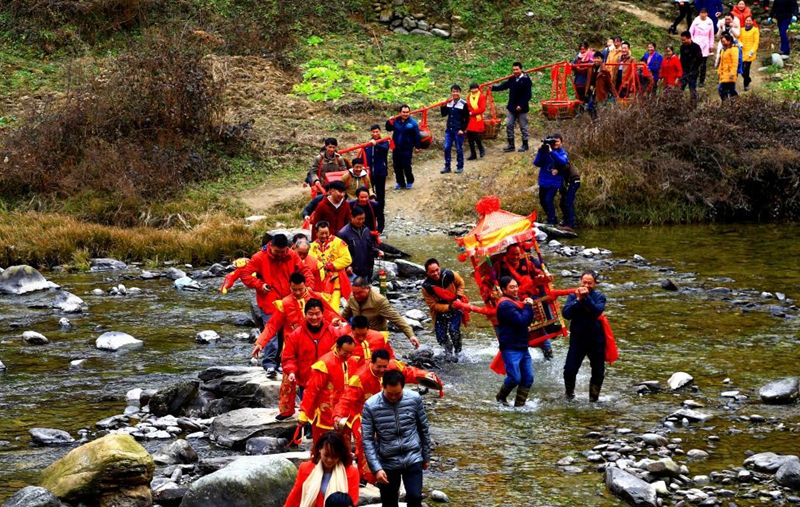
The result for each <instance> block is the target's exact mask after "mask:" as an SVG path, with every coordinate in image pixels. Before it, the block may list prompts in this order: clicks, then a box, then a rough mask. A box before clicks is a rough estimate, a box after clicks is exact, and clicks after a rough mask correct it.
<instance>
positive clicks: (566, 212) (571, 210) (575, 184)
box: [558, 180, 581, 227]
mask: <svg viewBox="0 0 800 507" xmlns="http://www.w3.org/2000/svg"><path fill="white" fill-rule="evenodd" d="M579 188H581V180H575V181H567V180H564V183H562V184H561V188H560V189H559V190H558V191H559V192H560V193H561V202H560V203H559V204H560V206H561V215H562V216H563V218H564V225H566V226H567V227H575V194H577V193H578V189H579Z"/></svg>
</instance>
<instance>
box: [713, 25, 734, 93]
mask: <svg viewBox="0 0 800 507" xmlns="http://www.w3.org/2000/svg"><path fill="white" fill-rule="evenodd" d="M721 42H722V55H721V56H720V59H719V68H718V69H717V74H718V75H719V97H720V99H722V100H723V101H724V100H725V99H728V98H730V97H738V96H739V94H738V93H736V77H737V76H738V75H739V46H738V45H737V44H736V43H734V42H733V36H732V35H730V34H727V33H726V34H724V35H723V36H722V41H721Z"/></svg>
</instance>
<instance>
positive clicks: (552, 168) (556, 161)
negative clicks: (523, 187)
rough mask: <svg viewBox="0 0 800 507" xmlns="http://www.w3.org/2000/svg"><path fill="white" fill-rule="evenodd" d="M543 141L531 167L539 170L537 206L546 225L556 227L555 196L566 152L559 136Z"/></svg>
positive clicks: (561, 179) (555, 135)
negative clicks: (543, 214) (542, 210)
mask: <svg viewBox="0 0 800 507" xmlns="http://www.w3.org/2000/svg"><path fill="white" fill-rule="evenodd" d="M545 141H546V142H543V143H542V146H541V147H540V148H539V150H538V151H537V152H536V158H534V159H533V165H535V166H536V167H538V168H539V179H538V184H539V204H541V205H542V208H544V212H545V213H546V214H547V224H548V225H553V226H555V225H558V215H557V214H556V204H555V199H556V194H558V190H559V189H560V188H561V184H562V183H563V181H564V177H563V176H562V174H561V171H562V170H563V168H564V166H566V165H567V163H568V162H569V160H568V156H567V152H566V151H565V150H564V148H562V146H561V143H562V139H561V134H553V135H552V136H550V137H548V138H546V139H545Z"/></svg>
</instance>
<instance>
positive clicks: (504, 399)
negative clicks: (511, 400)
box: [494, 384, 513, 405]
mask: <svg viewBox="0 0 800 507" xmlns="http://www.w3.org/2000/svg"><path fill="white" fill-rule="evenodd" d="M512 390H513V388H508V387H506V385H505V384H503V387H501V388H500V391H499V392H498V393H497V395H496V396H495V397H494V399H496V400H497V401H499V402H500V403H502V404H503V405H508V395H509V394H511V391H512Z"/></svg>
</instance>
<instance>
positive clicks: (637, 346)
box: [0, 225, 800, 506]
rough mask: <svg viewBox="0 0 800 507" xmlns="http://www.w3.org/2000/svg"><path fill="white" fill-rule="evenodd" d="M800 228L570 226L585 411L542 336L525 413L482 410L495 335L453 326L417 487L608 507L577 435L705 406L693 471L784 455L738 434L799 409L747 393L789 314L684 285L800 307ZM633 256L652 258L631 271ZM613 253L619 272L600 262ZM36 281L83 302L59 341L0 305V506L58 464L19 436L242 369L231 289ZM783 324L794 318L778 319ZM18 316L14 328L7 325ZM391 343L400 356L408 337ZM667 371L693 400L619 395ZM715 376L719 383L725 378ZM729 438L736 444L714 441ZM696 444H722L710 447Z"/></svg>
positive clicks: (11, 305)
mask: <svg viewBox="0 0 800 507" xmlns="http://www.w3.org/2000/svg"><path fill="white" fill-rule="evenodd" d="M798 232H800V227H798V226H785V225H774V226H756V225H733V226H731V225H726V226H685V227H653V228H621V229H608V230H596V231H585V232H582V237H581V238H580V239H579V240H572V241H565V242H564V243H569V244H582V245H585V246H587V247H593V246H598V247H601V248H607V249H609V250H611V251H612V252H613V253H612V255H611V256H608V257H606V258H604V259H605V260H588V259H576V258H571V259H567V258H563V257H558V256H554V255H553V254H552V253H551V252H550V250H548V249H547V248H544V253H545V256H546V260H547V261H548V263H549V265H550V268H551V271H552V272H553V273H555V274H556V285H557V286H559V287H570V286H574V285H575V284H576V281H575V279H563V278H561V277H560V276H559V273H560V272H561V270H562V269H569V270H572V271H573V272H575V271H580V270H583V269H588V268H592V269H596V270H598V271H599V272H600V273H601V275H602V276H603V279H604V282H603V284H602V285H601V286H600V290H602V291H603V292H604V293H605V294H606V295H607V297H608V306H607V312H606V313H607V315H608V316H609V319H610V320H611V323H612V326H613V328H614V332H615V335H616V337H617V342H618V345H619V348H620V354H621V358H620V360H619V361H618V362H617V363H615V364H614V365H612V366H610V367H609V368H608V372H607V378H606V382H605V385H604V388H603V394H602V396H601V403H600V404H597V405H590V404H589V403H588V401H587V394H586V391H587V389H588V378H589V371H588V364H586V365H585V367H584V370H582V371H581V374H580V375H579V378H578V386H579V387H578V391H579V393H578V401H577V402H576V403H573V404H569V405H568V404H565V403H564V402H563V401H562V399H561V393H562V389H563V385H562V381H561V371H562V368H563V360H564V356H565V355H566V342H565V341H561V342H559V341H557V342H556V343H555V347H556V349H555V350H556V358H555V360H554V361H552V362H550V363H547V362H544V360H543V358H542V357H541V355H540V354H539V353H538V352H537V351H534V368H535V372H536V373H535V376H536V380H535V383H534V388H533V391H532V394H531V399H530V401H529V402H528V405H527V406H526V407H524V409H521V410H514V409H510V408H499V407H498V406H497V405H496V403H494V402H493V401H492V400H493V399H494V394H495V392H496V391H497V389H498V387H499V385H500V383H501V381H502V378H501V377H499V376H497V375H495V374H494V373H492V372H491V371H490V370H489V369H488V364H489V362H490V361H491V359H492V357H493V356H494V353H495V352H496V347H495V345H494V342H495V339H494V337H493V335H492V334H491V330H490V328H489V327H488V323H487V322H486V321H485V319H483V317H481V316H475V317H474V318H473V321H472V324H471V325H470V327H469V328H467V329H466V330H465V341H464V344H465V354H466V358H465V360H464V361H462V362H460V363H458V364H453V365H447V366H446V367H445V368H444V370H443V371H442V372H440V373H441V375H442V377H443V378H444V379H445V381H446V385H447V388H446V395H445V397H444V398H443V399H432V398H431V402H430V404H429V412H430V413H429V415H430V419H431V422H432V432H433V438H434V440H435V441H436V443H437V444H438V446H437V448H436V450H435V455H436V457H437V458H438V459H439V461H440V463H441V464H440V466H438V467H435V469H434V471H433V472H432V473H430V474H429V475H428V476H426V488H437V489H442V490H444V491H446V492H447V493H448V495H449V496H450V498H451V500H452V501H453V502H454V504H456V505H470V506H493V505H503V506H546V505H565V506H566V505H575V504H576V503H578V502H580V503H582V504H584V505H590V506H604V505H621V502H619V501H618V500H616V499H614V498H613V497H611V496H610V495H609V494H608V493H607V492H606V491H605V487H604V486H603V484H602V475H601V474H599V473H597V472H595V471H594V466H593V465H590V464H589V463H588V462H586V461H585V460H583V459H581V454H580V453H581V452H582V451H585V450H588V449H591V447H592V446H593V445H594V444H595V443H596V442H595V441H593V440H589V439H586V438H584V437H583V435H585V434H586V433H587V432H589V431H591V430H594V429H605V430H613V429H615V428H630V429H632V430H633V431H634V432H642V431H646V430H650V429H655V428H656V427H658V425H659V422H660V421H661V420H662V419H663V418H664V417H665V416H667V415H669V414H670V413H671V412H673V411H674V410H677V409H678V408H680V403H681V401H682V400H684V399H687V398H692V399H695V400H698V401H701V402H703V403H705V404H706V408H705V409H704V410H707V411H710V412H712V413H713V414H714V415H715V418H714V419H712V420H711V421H710V422H709V423H707V424H706V426H705V427H704V428H699V427H697V426H692V427H689V428H681V429H678V430H675V431H674V432H673V434H672V436H675V437H680V438H682V439H683V440H684V444H683V448H684V449H685V450H688V449H692V448H699V449H704V450H707V451H709V452H711V453H712V454H711V458H710V459H709V460H707V461H705V462H702V463H692V464H690V468H691V471H692V474H693V475H694V474H699V473H708V472H710V471H711V470H720V469H723V468H729V467H731V466H738V465H741V462H742V460H743V459H744V457H745V455H744V452H745V451H746V450H754V451H759V452H760V451H775V452H793V453H797V452H798V451H800V445H798V443H797V438H796V434H792V433H789V432H783V431H768V428H771V427H772V426H770V425H762V426H761V427H755V426H752V427H751V426H748V424H747V423H743V422H741V421H739V420H738V419H737V417H738V416H739V415H750V414H755V413H758V414H760V415H763V416H765V417H771V416H776V417H781V418H782V419H784V420H787V421H794V422H798V421H800V408H798V407H797V406H792V407H768V406H764V405H761V404H760V402H759V400H758V394H757V391H758V388H759V387H760V386H761V385H763V384H764V383H766V382H768V381H770V380H773V379H776V378H781V377H785V376H792V375H797V364H798V360H799V359H800V324H798V320H796V319H795V320H789V319H781V318H777V317H774V316H772V315H770V313H769V311H766V310H764V309H763V308H759V309H756V310H755V311H743V308H742V306H739V305H733V304H732V303H731V302H730V301H724V300H723V299H722V297H721V296H713V295H709V294H708V293H707V292H704V291H702V290H700V289H711V288H714V287H720V286H724V287H729V288H731V289H734V290H736V291H741V292H742V294H737V295H735V296H731V297H730V298H729V299H747V300H752V301H755V302H759V303H761V302H762V300H761V299H760V296H759V295H760V293H761V292H762V291H769V292H782V293H785V294H786V295H787V296H788V297H790V298H798V297H800V290H799V289H800V271H797V269H796V259H797V258H798V257H799V256H800V243H798V242H797V241H796V239H795V238H796V237H797V233H798ZM390 242H391V243H392V244H394V245H395V246H398V247H401V248H404V249H406V250H408V251H410V252H412V253H414V254H415V258H414V259H413V260H415V261H417V262H420V263H422V262H424V260H425V259H426V258H427V257H428V256H435V257H437V258H439V259H440V261H441V262H442V263H443V264H444V265H446V266H448V267H452V268H454V269H456V270H457V271H459V272H461V274H462V275H464V278H465V279H470V278H471V277H470V270H469V269H467V266H466V265H462V264H460V263H458V261H457V260H456V256H457V252H456V250H455V243H454V242H453V240H452V238H447V237H438V236H434V237H402V238H391V239H390ZM634 254H639V255H642V256H643V257H645V258H646V259H647V260H648V261H649V263H650V264H649V265H647V266H641V265H636V264H635V263H633V262H630V260H631V258H632V257H633V255H634ZM623 259H627V260H628V261H629V262H627V263H624V264H617V263H615V261H619V260H623ZM47 276H48V278H49V279H52V280H53V281H55V282H57V283H59V284H62V285H63V286H64V288H65V289H67V290H69V291H71V292H73V293H75V294H77V295H79V296H81V297H82V298H84V300H85V301H86V302H87V304H88V305H89V308H90V310H89V312H88V313H86V314H83V315H80V316H75V317H73V316H70V317H69V318H70V319H71V320H72V322H73V324H74V325H75V329H74V330H72V331H68V332H65V331H62V330H60V329H59V327H58V319H59V318H60V317H61V315H57V314H55V313H53V312H52V310H49V309H40V308H30V307H29V306H30V305H35V304H36V301H37V300H40V299H41V298H42V297H43V298H44V300H45V301H49V298H51V297H52V296H48V295H44V296H42V297H30V298H10V297H2V298H0V360H2V361H3V362H4V363H5V364H6V366H7V367H8V371H6V372H5V373H3V374H0V440H2V441H6V443H0V501H1V500H2V499H4V498H7V497H8V496H10V495H11V494H13V492H14V491H15V490H16V489H18V488H20V487H23V486H25V485H28V484H35V483H36V482H37V480H38V472H39V471H40V470H41V469H42V468H44V467H45V466H46V465H48V464H49V463H51V462H52V461H54V460H55V459H58V457H60V456H61V455H63V454H64V453H65V452H66V450H65V449H36V448H32V447H30V446H29V441H30V438H29V436H28V430H29V429H30V428H32V427H37V426H41V427H52V428H60V429H65V430H67V431H70V432H71V433H72V434H73V435H76V432H77V430H78V429H80V428H88V427H92V426H93V424H94V423H95V422H96V421H98V420H99V419H101V418H103V417H107V416H110V415H114V414H118V413H121V412H122V410H123V409H124V406H125V402H124V395H125V393H126V392H127V391H128V390H129V389H132V388H134V387H148V388H158V387H160V386H163V385H167V384H170V383H173V382H174V381H175V380H176V379H178V378H188V377H194V376H195V375H196V374H197V373H198V372H199V371H201V370H202V369H204V368H206V367H208V366H211V365H214V364H243V363H244V362H246V360H247V357H248V355H249V351H250V348H251V346H250V345H249V343H247V342H246V341H245V340H241V339H237V338H235V337H234V335H235V334H236V333H241V332H246V331H247V329H246V328H241V327H236V326H235V325H234V324H233V319H234V317H235V316H236V315H237V314H238V313H242V312H246V311H247V310H248V306H249V296H250V294H249V291H247V290H246V289H244V288H240V287H237V288H236V290H234V291H232V292H231V293H229V294H228V295H225V296H222V295H220V294H219V293H218V292H217V288H218V285H219V283H221V279H212V280H211V281H205V280H204V281H203V283H204V285H205V286H206V287H207V288H206V290H204V291H201V292H198V293H183V292H178V291H176V290H175V289H174V288H172V284H171V281H168V280H159V281H144V280H126V279H123V278H122V276H123V275H122V274H121V273H114V274H109V273H106V274H79V275H74V274H72V275H71V274H59V273H52V274H47ZM668 276H669V277H671V278H673V279H675V280H677V281H678V282H679V283H680V284H681V286H682V287H683V288H684V290H683V291H682V292H680V293H674V292H666V291H664V290H662V289H661V288H660V282H661V281H662V280H663V279H664V278H666V277H668ZM730 280H732V281H730ZM118 283H124V284H125V285H126V286H128V287H132V286H138V287H140V288H142V289H143V293H142V294H141V295H138V296H126V297H110V296H100V297H96V296H91V295H89V294H88V293H89V292H90V291H91V290H92V289H94V288H98V287H99V288H102V289H107V288H109V287H111V286H112V285H116V284H118ZM469 283H470V295H471V297H472V299H473V300H477V299H478V297H477V292H476V290H475V287H474V283H472V282H471V281H470V282H469ZM763 302H765V303H768V302H766V301H763ZM772 303H773V304H778V303H777V302H775V301H774V300H772ZM783 306H784V307H787V306H788V305H783ZM787 313H788V314H789V315H798V313H797V312H796V311H793V310H788V311H787ZM20 322H26V325H25V326H24V327H22V328H20V329H12V328H11V327H10V325H11V324H13V323H20ZM98 325H100V326H103V327H104V328H105V329H107V330H118V331H124V332H127V333H129V334H132V335H133V336H135V337H137V338H139V339H142V340H144V342H145V346H144V348H142V349H140V350H136V351H131V352H128V353H123V354H109V353H104V352H101V351H98V350H96V349H95V348H94V340H95V339H96V338H97V336H99V334H100V331H96V330H95V327H96V326H98ZM26 329H32V330H35V331H39V332H41V333H43V334H44V335H45V336H47V337H48V339H50V341H51V343H50V344H48V345H46V346H43V347H33V346H28V345H24V344H23V343H22V340H21V334H22V331H23V330H26ZM205 329H213V330H215V331H217V332H218V333H219V334H220V335H221V336H222V338H223V339H222V340H221V341H220V342H219V343H217V344H215V345H199V344H197V343H195V340H194V335H195V334H196V333H197V332H198V331H201V330H205ZM421 337H422V339H423V342H428V343H432V344H433V343H434V342H435V340H434V338H433V336H432V335H431V333H430V332H426V333H421ZM397 342H398V347H399V349H400V351H401V352H402V351H403V347H405V346H406V342H405V340H397ZM81 358H87V361H86V362H85V363H84V367H83V369H81V370H76V371H71V370H69V369H68V365H69V362H70V360H73V359H81ZM675 371H686V372H688V373H690V374H692V375H693V376H694V377H695V383H696V384H697V385H698V386H699V387H700V389H701V391H700V392H699V393H682V394H670V393H662V394H657V395H651V396H644V397H642V396H638V395H635V394H632V389H631V387H632V386H633V384H635V383H637V382H639V381H643V380H660V381H661V382H662V384H665V382H666V380H667V379H668V378H669V376H670V375H671V374H672V373H673V372H675ZM726 378H730V379H731V381H732V383H731V384H723V382H722V381H723V380H724V379H726ZM733 389H736V390H740V391H741V393H742V394H746V395H748V396H749V397H750V398H749V399H748V400H747V401H746V402H745V403H743V404H738V405H735V406H734V408H726V405H727V404H728V402H727V401H726V400H725V399H723V398H721V397H720V396H719V395H720V393H721V392H722V391H726V390H733ZM731 428H736V429H740V430H743V432H742V433H738V434H730V433H729V432H730V429H731ZM710 435H717V436H719V437H720V438H721V440H720V441H718V442H714V441H710V440H709V439H708V437H709V436H710ZM565 456H573V457H576V458H578V459H577V461H576V463H575V465H579V466H583V467H584V472H583V473H581V474H577V475H568V474H566V473H564V472H563V471H562V470H561V469H559V467H557V466H556V461H557V460H559V459H560V458H563V457H565ZM737 503H738V504H739V505H750V504H748V503H746V501H742V500H737ZM753 505H755V504H753Z"/></svg>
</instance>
